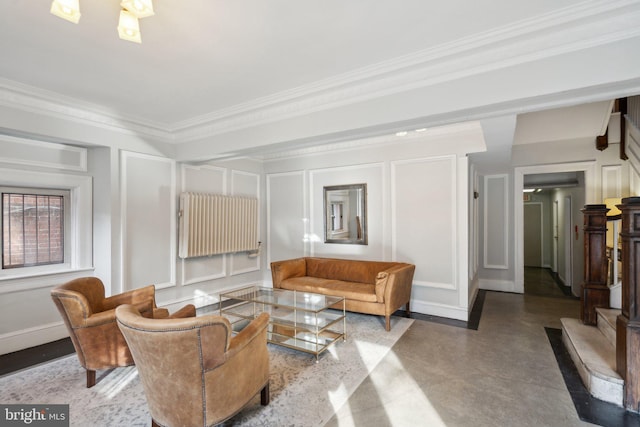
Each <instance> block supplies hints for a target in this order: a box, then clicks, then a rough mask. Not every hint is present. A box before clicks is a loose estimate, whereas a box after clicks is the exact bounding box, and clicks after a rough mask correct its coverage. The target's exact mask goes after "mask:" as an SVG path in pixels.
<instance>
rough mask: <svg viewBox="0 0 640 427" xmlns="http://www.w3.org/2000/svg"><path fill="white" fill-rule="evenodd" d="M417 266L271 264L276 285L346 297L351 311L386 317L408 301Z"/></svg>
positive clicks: (315, 261)
mask: <svg viewBox="0 0 640 427" xmlns="http://www.w3.org/2000/svg"><path fill="white" fill-rule="evenodd" d="M414 271H415V265H413V264H406V263H402V262H384V261H360V260H347V259H336V258H313V257H304V258H296V259H290V260H285V261H275V262H272V263H271V275H272V277H273V287H274V288H281V289H289V290H297V291H303V292H313V293H317V294H323V295H336V296H343V297H344V298H345V306H346V309H347V310H349V311H355V312H360V313H367V314H377V315H380V316H384V317H385V328H386V330H387V331H389V330H391V319H390V318H391V315H392V314H393V313H394V312H395V311H396V310H397V309H399V308H400V307H402V306H403V305H404V306H405V309H406V312H407V315H410V311H409V300H410V299H411V284H412V281H413V273H414Z"/></svg>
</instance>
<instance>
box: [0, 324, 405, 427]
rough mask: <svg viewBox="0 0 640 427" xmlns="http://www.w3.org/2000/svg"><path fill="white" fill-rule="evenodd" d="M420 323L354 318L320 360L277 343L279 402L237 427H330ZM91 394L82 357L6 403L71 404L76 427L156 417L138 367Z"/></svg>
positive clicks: (236, 422)
mask: <svg viewBox="0 0 640 427" xmlns="http://www.w3.org/2000/svg"><path fill="white" fill-rule="evenodd" d="M412 322H413V320H411V319H405V318H399V317H392V320H391V331H390V332H386V331H385V330H384V319H383V318H380V317H378V316H369V315H362V314H356V313H348V314H347V340H346V341H339V342H337V343H336V344H335V345H333V346H332V347H331V348H330V349H329V350H328V351H326V352H324V353H323V354H322V355H321V356H320V360H319V361H318V362H317V363H316V359H315V356H313V355H310V354H307V353H302V352H299V351H295V350H291V349H287V348H284V347H279V346H275V345H272V344H269V354H270V390H271V403H270V404H269V405H268V406H264V407H263V406H261V405H260V399H259V395H258V396H256V397H255V398H254V399H253V400H252V402H251V403H250V404H249V405H247V407H245V408H244V409H243V410H242V411H241V412H240V413H238V414H237V415H236V416H235V417H233V418H232V419H230V420H228V421H227V422H226V423H224V426H225V427H229V426H273V425H279V426H285V425H286V426H322V425H324V424H325V423H326V422H327V421H328V420H329V419H330V418H331V417H332V416H333V414H334V413H335V412H336V411H337V410H338V409H339V408H340V407H341V406H342V405H344V403H345V402H346V401H347V399H348V398H349V396H350V395H351V394H352V393H353V392H354V391H355V390H356V388H357V387H358V386H359V385H360V383H361V382H362V381H363V380H364V379H365V378H366V377H367V375H369V373H370V372H371V371H372V370H373V369H374V368H375V366H376V365H377V364H378V363H379V362H380V361H381V360H382V358H383V357H384V356H385V355H386V354H387V353H388V352H389V351H390V350H391V347H393V345H394V344H395V342H396V341H397V340H398V339H399V338H400V337H401V336H402V335H403V334H404V333H405V332H406V330H407V329H408V328H409V326H410V325H411V323H412ZM97 377H98V381H99V382H98V384H96V385H95V386H94V387H93V388H90V389H87V388H86V387H85V380H86V377H85V371H84V369H82V368H81V367H80V364H79V362H78V359H77V358H76V356H75V355H72V356H67V357H63V358H60V359H57V360H55V361H52V362H48V363H45V364H42V365H39V366H36V367H33V368H30V369H27V370H24V371H20V372H16V373H13V374H9V375H7V376H4V377H2V378H0V403H2V404H20V403H22V404H69V409H70V420H71V425H72V426H83V427H84V426H95V427H99V426H104V427H113V426H123V427H125V426H126V427H133V426H149V425H150V423H151V418H150V415H149V411H148V408H147V402H146V400H145V396H144V392H143V390H142V384H141V383H140V378H139V377H138V372H137V370H136V368H135V366H131V367H127V368H118V369H114V370H111V371H107V372H98V375H97Z"/></svg>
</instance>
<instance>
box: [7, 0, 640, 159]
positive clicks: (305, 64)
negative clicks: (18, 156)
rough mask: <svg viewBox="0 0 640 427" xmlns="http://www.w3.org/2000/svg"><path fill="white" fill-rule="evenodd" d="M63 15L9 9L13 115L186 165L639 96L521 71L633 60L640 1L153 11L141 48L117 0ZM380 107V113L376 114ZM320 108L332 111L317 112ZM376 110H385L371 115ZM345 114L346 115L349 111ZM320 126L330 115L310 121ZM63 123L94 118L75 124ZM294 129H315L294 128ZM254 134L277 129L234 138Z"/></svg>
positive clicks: (363, 3)
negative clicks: (522, 102) (590, 93)
mask: <svg viewBox="0 0 640 427" xmlns="http://www.w3.org/2000/svg"><path fill="white" fill-rule="evenodd" d="M50 4H51V1H50V0H28V1H26V0H2V2H0V58H1V59H0V92H1V91H4V98H3V96H2V95H3V93H0V103H2V102H3V103H4V105H8V104H9V103H10V102H14V104H17V103H16V102H15V100H16V99H17V98H16V97H15V93H20V94H21V95H22V94H27V95H28V96H29V97H32V98H37V99H39V100H46V101H47V102H49V103H60V104H61V105H66V106H73V108H79V109H82V110H83V111H91V112H97V113H99V114H102V115H105V116H108V117H110V118H117V119H122V120H126V121H128V122H130V123H134V124H136V125H140V126H146V127H147V128H148V129H152V130H153V131H154V132H155V133H150V134H153V135H155V136H158V135H160V136H161V137H162V138H161V139H162V140H163V141H165V142H192V143H193V144H191V145H192V146H190V147H188V148H185V150H183V151H184V152H185V153H187V154H185V155H186V156H193V157H196V156H202V155H205V154H200V152H201V151H203V147H204V146H205V145H206V147H207V150H210V151H211V152H214V151H221V150H222V149H221V148H220V147H218V146H217V145H216V144H218V142H217V140H216V138H213V137H214V136H217V135H223V136H224V142H225V143H226V144H227V145H228V144H236V142H237V141H240V142H239V143H238V144H237V145H238V146H239V147H240V146H241V148H243V149H248V148H249V147H250V146H256V144H262V143H263V142H262V141H263V140H264V144H275V143H279V142H286V141H302V140H303V139H305V138H306V139H309V140H310V141H311V140H313V138H315V137H316V136H321V135H332V137H334V138H338V137H340V135H343V134H345V133H346V132H347V131H349V127H352V128H353V129H363V131H362V132H360V133H361V134H363V135H364V134H372V133H375V132H383V131H385V132H386V131H390V130H393V129H394V128H401V127H403V126H410V125H416V124H421V123H425V124H433V123H439V122H443V123H445V122H454V121H463V120H464V119H467V118H473V117H474V115H475V116H478V115H479V116H481V115H482V114H479V113H478V111H481V109H483V108H485V109H486V106H488V105H492V106H499V108H498V107H494V108H493V109H491V110H490V114H491V115H494V116H498V115H499V113H500V112H501V111H503V110H504V111H506V112H508V113H513V112H514V107H513V105H512V104H510V102H512V101H513V99H528V100H532V99H534V97H538V96H541V95H544V96H546V97H548V99H552V100H555V99H556V98H553V97H554V96H557V94H559V93H564V91H571V90H582V89H584V88H585V87H589V88H590V89H591V88H592V87H596V86H597V87H600V86H598V85H603V84H610V83H611V82H615V81H619V80H622V79H625V81H627V80H626V79H632V80H633V84H632V85H631V86H633V87H636V86H638V84H637V83H638V82H640V73H639V72H638V71H637V67H636V69H635V70H633V71H628V70H626V68H629V69H631V68H634V67H626V68H625V70H616V69H614V70H611V69H607V70H606V72H607V73H609V74H611V76H609V75H607V77H606V78H603V79H600V80H598V79H586V78H584V79H583V81H578V82H576V84H575V87H572V85H571V84H567V83H563V84H562V85H561V84H555V85H554V80H553V79H548V78H544V79H543V78H542V77H543V76H542V75H541V73H540V72H539V70H538V69H537V68H536V67H534V66H528V68H523V69H525V70H528V71H527V72H530V73H531V75H532V76H533V77H534V78H533V79H530V81H531V84H530V85H527V84H523V80H524V79H525V75H524V74H523V73H522V72H520V71H518V69H516V68H514V67H516V66H518V65H519V64H524V65H526V64H528V63H533V61H539V64H540V65H538V63H536V64H535V65H538V66H539V67H545V66H546V65H545V64H544V63H543V61H544V60H546V58H556V57H557V58H558V61H556V62H557V66H556V67H562V66H563V64H562V61H566V62H567V64H571V62H572V61H573V63H574V64H575V63H576V59H575V58H574V56H575V57H579V55H580V54H581V53H582V52H586V51H585V49H587V48H593V49H596V50H597V49H598V48H599V47H602V46H604V45H605V44H607V43H612V42H614V41H617V40H621V41H622V43H621V44H620V46H621V47H620V48H619V49H621V50H625V49H626V50H629V47H628V46H638V43H637V40H636V39H638V40H640V38H638V37H637V36H638V35H639V32H638V28H633V29H630V30H628V29H625V28H622V29H620V28H618V27H624V25H622V24H624V20H628V21H631V22H637V20H635V17H637V16H640V0H586V1H583V0H536V1H524V0H522V1H516V2H514V1H513V0H487V1H483V2H471V1H468V0H467V1H463V0H450V1H446V2H434V1H425V0H403V1H402V2H392V1H384V2H382V1H378V2H372V1H370V0H349V1H344V0H322V1H317V0H316V1H284V0H242V1H240V0H234V1H231V0H155V1H154V6H155V11H156V15H155V16H153V17H149V18H145V19H143V20H141V30H142V44H135V43H130V42H126V41H123V40H120V39H119V38H118V36H117V30H116V26H117V18H118V12H119V0H80V5H81V13H82V17H81V19H80V23H79V24H77V25H75V24H72V23H70V22H67V21H64V20H62V19H60V18H57V17H55V16H53V15H51V14H50V13H49V8H50ZM617 24H621V25H617ZM636 27H637V26H636ZM584 34H590V36H589V37H590V38H589V39H588V40H587V39H585V38H584ZM629 40H633V43H631V42H630V41H629ZM625 43H626V44H625ZM609 50H610V49H609ZM609 50H607V51H604V50H603V52H605V53H608V52H609ZM564 54H569V55H565V56H561V55H564ZM571 55H573V56H571ZM635 58H637V55H635V57H632V58H631V59H628V60H629V61H631V60H634V61H637V59H635ZM579 59H580V58H579ZM604 60H606V58H605V59H604ZM566 68H567V70H568V69H569V67H566ZM542 69H543V70H546V69H545V68H542ZM549 69H551V68H549ZM556 69H562V68H556ZM489 72H493V74H492V75H491V76H489V74H488V73H489ZM567 73H569V71H567ZM560 74H562V73H560ZM487 76H489V77H487ZM505 76H507V77H506V78H505ZM536 77H537V78H536ZM558 78H559V79H561V80H562V81H563V82H564V81H566V82H572V81H573V80H574V79H573V78H572V76H569V75H567V76H565V75H559V76H558ZM474 79H475V80H474ZM525 81H526V80H525ZM486 82H489V83H490V84H489V85H487V84H486ZM447 84H448V85H449V86H447ZM510 85H514V86H515V85H517V87H518V88H521V89H519V91H520V92H519V93H517V94H514V93H513V90H512V89H510V87H509V86H510ZM590 85H593V86H590ZM356 86H357V87H356ZM627 87H629V85H624V86H623V87H622V88H621V89H620V90H626V88H627ZM425 88H428V89H429V91H422V92H420V91H419V90H417V89H425ZM356 89H357V90H356ZM372 89H375V90H372ZM456 89H459V90H460V92H462V93H464V98H461V96H462V93H457V91H456ZM609 89H610V88H609V87H608V89H607V90H608V91H609V92H611V91H613V92H615V90H617V88H614V89H611V90H609ZM501 90H503V91H504V93H501ZM8 91H14V92H11V94H10V96H9V95H6V93H7V92H8ZM394 91H397V92H398V93H399V92H401V91H402V92H403V96H405V95H408V96H407V97H406V98H403V99H406V102H405V101H402V100H401V101H399V103H398V104H397V106H396V104H394V103H393V102H390V98H389V94H394ZM374 92H375V99H373V97H374V95H371V96H370V97H369V98H367V95H368V94H369V93H374ZM318 93H320V94H321V96H322V97H321V99H320V101H318V99H314V100H312V101H313V102H310V103H309V102H307V101H309V99H311V98H312V97H313V96H316V98H317V94H318ZM510 94H513V96H512V97H510V96H509V95H510ZM582 94H583V93H582V92H580V95H582ZM411 96H413V98H411ZM598 96H600V97H602V96H603V95H600V94H599V95H598ZM549 97H551V98H549ZM557 99H559V98H557ZM371 100H374V101H377V102H378V104H379V105H375V104H374V103H373V102H370V103H369V104H367V105H366V108H365V106H364V104H358V103H359V102H364V101H371ZM20 102H21V104H22V105H21V107H20V108H23V109H26V108H31V106H30V105H29V107H25V106H24V105H27V104H29V102H26V101H24V99H22V98H21V99H20ZM572 102H575V101H572ZM554 103H555V104H558V105H562V102H559V101H558V102H555V101H554ZM347 104H349V106H350V107H351V109H350V110H349V114H345V112H344V110H340V108H341V107H343V106H345V105H347ZM529 104H530V105H529V106H528V107H527V108H528V109H530V110H534V109H536V108H541V107H540V106H541V105H542V104H540V102H538V101H536V102H533V101H532V102H530V103H529ZM552 104H553V103H552ZM545 105H546V104H545ZM339 107H340V108H339ZM384 107H386V109H385V108H384ZM47 108H49V107H47ZM519 108H523V107H519ZM320 110H322V112H327V111H328V112H329V113H331V114H333V115H331V114H329V113H326V114H325V115H324V116H322V115H317V114H316V115H314V116H313V118H312V116H311V114H312V113H314V114H315V113H317V112H318V111H320ZM456 111H457V112H458V113H457V114H454V115H452V114H451V112H456ZM487 111H489V110H487ZM55 113H56V114H58V115H59V114H70V115H75V118H76V119H77V118H78V117H80V118H82V119H84V118H85V116H86V115H85V113H84V112H83V113H78V112H72V111H71V108H65V109H63V110H61V109H58V110H55ZM376 114H378V116H376ZM447 114H448V115H447ZM486 114H489V113H486ZM240 116H242V117H241V118H240ZM295 116H304V117H298V119H297V122H296V123H293V122H285V121H284V119H291V118H292V117H295ZM427 117H428V118H430V119H429V120H425V118H427ZM304 118H308V120H307V121H306V122H305V121H303V119H304ZM341 118H344V121H345V123H340V119H341ZM278 121H279V122H278ZM322 121H324V123H330V124H331V126H325V127H322V126H321V125H322V123H320V122H322ZM275 122H278V123H280V124H281V126H280V127H279V128H277V129H276V127H275V125H273V123H275ZM105 123H106V121H105ZM247 123H251V126H254V127H255V126H256V124H268V125H270V126H271V127H270V128H264V127H263V128H258V127H255V129H250V131H252V132H253V133H251V132H245V133H238V134H237V135H235V134H234V135H231V134H230V132H232V131H233V132H235V131H237V130H238V129H246V128H248V127H249V126H248V125H247ZM319 123H320V124H319ZM107 124H108V125H110V126H111V125H112V123H111V122H109V123H107ZM117 125H118V126H120V124H117ZM198 126H199V127H198ZM265 126H266V125H265ZM296 126H299V127H300V128H303V129H304V131H302V130H299V129H298V128H297V127H296ZM510 126H512V125H511V124H510ZM148 129H147V130H148ZM285 130H286V131H285ZM364 130H366V132H365V131H364ZM149 132H150V131H149ZM180 132H182V133H180ZM276 133H277V135H276ZM221 139H222V138H221ZM250 140H251V141H252V142H247V141H250ZM257 141H259V142H257ZM198 144H200V145H198ZM242 144H245V146H242Z"/></svg>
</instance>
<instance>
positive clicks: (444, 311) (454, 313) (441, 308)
mask: <svg viewBox="0 0 640 427" xmlns="http://www.w3.org/2000/svg"><path fill="white" fill-rule="evenodd" d="M411 311H412V312H416V313H422V314H429V315H431V316H438V317H448V318H449V319H456V320H462V321H464V322H466V321H467V320H468V319H469V310H468V309H467V308H463V307H455V306H452V305H445V304H438V303H433V302H427V301H416V300H415V299H412V300H411Z"/></svg>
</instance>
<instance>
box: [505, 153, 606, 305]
mask: <svg viewBox="0 0 640 427" xmlns="http://www.w3.org/2000/svg"><path fill="white" fill-rule="evenodd" d="M594 172H595V168H594V162H580V163H569V164H561V165H540V166H528V167H520V168H516V169H515V179H514V190H515V191H516V192H517V193H516V196H515V200H518V201H519V200H522V203H515V207H514V213H515V218H514V222H515V234H516V239H515V244H516V248H515V249H516V259H515V268H516V271H515V276H516V283H515V288H516V289H518V288H520V289H521V292H522V293H524V292H525V277H527V278H529V280H527V281H526V282H527V283H529V282H536V283H538V284H539V283H541V282H544V283H546V284H548V285H549V286H551V287H550V288H549V291H550V293H551V294H552V295H550V296H557V295H563V296H564V295H574V296H577V295H580V287H581V284H582V281H583V275H584V271H583V268H584V267H583V264H584V260H583V257H582V251H581V250H580V248H582V246H583V240H582V239H583V236H582V233H581V232H580V230H581V226H582V213H581V211H580V210H581V208H582V207H583V206H584V205H585V204H587V203H589V202H590V200H592V199H593V195H591V194H588V191H589V192H593V190H592V188H593V187H592V186H590V185H589V183H591V182H593V179H594ZM587 189H589V190H587ZM532 275H533V276H532ZM531 277H534V279H531ZM536 278H537V279H536ZM540 279H544V280H542V281H541V280H540ZM527 288H528V289H527V290H528V291H529V290H531V287H530V286H527ZM535 292H536V293H540V292H542V291H541V290H540V289H537V290H536V291H535Z"/></svg>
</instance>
